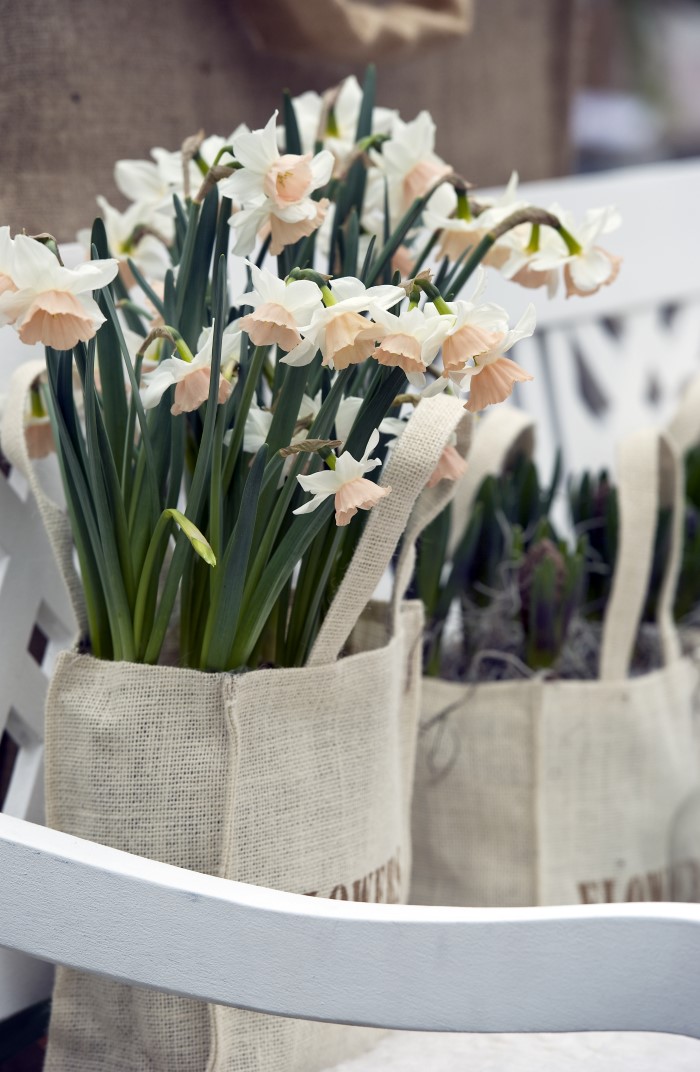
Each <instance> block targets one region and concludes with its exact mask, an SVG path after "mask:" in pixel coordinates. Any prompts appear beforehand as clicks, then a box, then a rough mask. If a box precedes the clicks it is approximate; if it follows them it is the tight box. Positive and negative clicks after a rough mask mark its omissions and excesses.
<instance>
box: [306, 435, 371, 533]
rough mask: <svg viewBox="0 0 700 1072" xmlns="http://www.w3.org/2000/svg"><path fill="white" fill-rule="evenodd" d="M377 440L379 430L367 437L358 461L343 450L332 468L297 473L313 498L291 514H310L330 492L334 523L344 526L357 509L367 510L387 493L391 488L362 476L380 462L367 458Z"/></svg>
mask: <svg viewBox="0 0 700 1072" xmlns="http://www.w3.org/2000/svg"><path fill="white" fill-rule="evenodd" d="M378 443H379V432H377V431H374V432H373V433H372V435H371V436H370V439H369V442H368V444H367V449H366V451H365V453H364V454H363V456H362V458H361V459H360V460H359V461H356V459H355V458H353V456H352V454H348V452H347V451H344V453H343V454H341V455H340V457H339V458H335V468H334V469H326V470H324V471H323V472H321V473H313V474H312V475H311V476H298V477H297V480H298V481H299V483H300V484H301V486H302V488H303V489H304V491H310V492H312V493H313V499H310V500H309V502H307V503H304V505H303V506H300V507H298V508H297V509H296V510H294V511H293V513H295V514H310V513H312V512H313V511H314V510H316V509H317V507H319V506H320V505H321V503H322V502H325V501H326V499H327V498H328V497H329V496H331V495H333V496H334V497H335V523H336V525H339V526H342V525H347V524H348V523H349V521H350V519H351V518H352V517H354V516H355V514H356V513H357V511H358V510H371V509H372V507H373V506H376V504H377V503H378V502H379V500H380V499H383V498H384V496H385V495H388V494H389V492H390V491H391V488H388V487H386V488H385V487H380V486H379V484H375V483H374V482H373V481H372V480H366V479H365V473H369V472H370V471H371V470H372V469H376V467H377V466H378V465H381V464H382V463H381V460H380V459H379V458H374V459H372V460H370V454H371V453H372V451H373V450H374V449H375V447H376V446H377V444H378Z"/></svg>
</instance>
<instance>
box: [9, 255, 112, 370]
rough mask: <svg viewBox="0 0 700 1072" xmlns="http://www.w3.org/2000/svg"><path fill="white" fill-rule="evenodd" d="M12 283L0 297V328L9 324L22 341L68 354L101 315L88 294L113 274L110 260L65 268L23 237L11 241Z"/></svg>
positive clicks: (87, 335) (89, 335)
mask: <svg viewBox="0 0 700 1072" xmlns="http://www.w3.org/2000/svg"><path fill="white" fill-rule="evenodd" d="M13 253H14V256H13V263H12V283H13V286H14V288H15V289H11V288H8V287H5V288H4V291H3V292H2V293H0V326H1V325H3V324H12V326H13V327H14V328H15V330H16V331H17V332H18V334H19V337H20V338H21V339H22V341H23V342H25V343H28V344H32V343H37V342H40V343H44V345H46V346H52V347H54V348H55V349H57V350H69V349H71V348H72V347H73V346H75V345H76V344H77V343H78V342H86V341H87V340H88V339H91V338H92V337H93V336H94V335H95V333H96V331H97V329H98V327H99V326H100V325H101V324H102V323H104V319H105V318H104V316H103V315H102V313H101V312H100V310H99V308H98V306H97V303H96V302H95V300H94V299H93V297H92V291H93V290H99V289H100V288H101V287H104V286H106V285H107V284H108V283H110V282H111V281H112V280H113V279H114V277H115V276H116V274H117V271H118V264H117V261H115V260H103V261H88V262H87V263H86V264H81V265H80V266H79V267H78V268H65V267H63V265H62V264H60V263H59V261H58V259H57V257H56V256H55V255H54V254H53V253H52V252H51V250H50V249H49V248H48V247H47V246H45V245H43V244H42V243H41V242H37V241H36V239H33V238H29V237H28V236H27V235H17V237H16V238H15V239H14V251H13Z"/></svg>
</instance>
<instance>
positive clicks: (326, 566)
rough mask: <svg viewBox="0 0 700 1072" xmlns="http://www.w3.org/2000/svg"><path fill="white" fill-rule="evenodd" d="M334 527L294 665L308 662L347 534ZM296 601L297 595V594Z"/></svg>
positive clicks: (321, 560)
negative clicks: (337, 559) (332, 576)
mask: <svg viewBox="0 0 700 1072" xmlns="http://www.w3.org/2000/svg"><path fill="white" fill-rule="evenodd" d="M332 525H333V527H332V528H331V530H330V533H329V536H328V537H327V542H326V547H325V549H324V552H323V554H322V555H321V556H320V559H319V562H320V565H321V569H320V570H319V571H318V573H317V576H316V577H315V579H314V584H313V586H312V587H311V591H310V594H309V596H308V597H307V600H306V609H305V614H304V618H303V629H302V633H301V636H300V638H299V640H298V641H297V642H296V644H295V645H294V647H295V650H293V651H292V652H291V659H289V662H290V663H291V665H292V666H303V665H304V663H305V662H306V660H307V658H308V655H309V651H310V650H311V645H312V644H313V642H314V640H315V639H316V634H317V632H318V626H319V616H320V611H321V603H322V600H323V599H324V598H325V597H326V593H327V588H328V579H329V577H330V574H331V570H332V569H333V566H334V565H335V561H336V556H337V554H338V550H339V548H340V545H341V543H342V541H343V537H344V536H345V530H344V529H342V528H339V526H338V525H336V524H335V521H333V522H332ZM295 602H296V596H295Z"/></svg>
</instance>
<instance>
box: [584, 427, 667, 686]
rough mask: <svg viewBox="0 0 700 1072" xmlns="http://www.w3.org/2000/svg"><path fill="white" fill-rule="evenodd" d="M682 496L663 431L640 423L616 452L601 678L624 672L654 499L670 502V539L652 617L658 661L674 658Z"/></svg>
mask: <svg viewBox="0 0 700 1072" xmlns="http://www.w3.org/2000/svg"><path fill="white" fill-rule="evenodd" d="M683 495H684V481H683V470H682V466H681V461H680V457H679V454H678V449H677V447H676V444H675V442H674V439H673V438H672V436H671V435H670V434H669V433H667V432H660V431H657V430H655V429H649V428H645V429H640V430H639V431H637V432H635V433H633V434H632V435H630V436H628V437H627V438H626V439H625V440H623V442H622V444H621V445H620V450H619V457H618V506H619V518H620V534H619V544H618V554H617V565H616V567H615V573H614V576H613V584H612V591H611V593H610V599H609V601H608V607H607V611H606V614H605V620H604V623H603V639H602V647H601V657H600V674H599V677H600V680H601V681H620V680H624V679H625V678H626V677H627V675H628V674H629V668H630V664H631V661H632V654H633V652H634V644H635V639H636V636H637V631H638V629H639V624H640V622H641V618H642V612H643V609H644V602H645V600H646V594H647V591H648V587H649V580H650V578H651V570H652V564H653V557H654V540H655V535H656V525H657V519H658V509H659V505H660V504H670V505H671V507H672V517H671V542H670V547H669V552H668V556H667V558H666V562H665V568H664V577H663V582H662V585H661V591H660V593H659V602H658V606H657V614H656V621H657V625H658V628H659V633H660V637H661V650H662V654H663V659H664V663H670V662H673V661H674V660H676V659H679V658H680V655H681V646H680V641H679V639H678V631H677V629H676V626H675V623H674V620H673V601H674V598H675V594H676V586H677V584H678V574H679V571H680V566H681V556H682V548H683V502H684V499H683Z"/></svg>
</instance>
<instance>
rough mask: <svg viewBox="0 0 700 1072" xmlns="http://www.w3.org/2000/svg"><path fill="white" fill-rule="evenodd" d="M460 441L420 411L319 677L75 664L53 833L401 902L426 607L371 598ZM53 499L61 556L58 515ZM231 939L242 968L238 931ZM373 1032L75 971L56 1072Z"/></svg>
mask: <svg viewBox="0 0 700 1072" xmlns="http://www.w3.org/2000/svg"><path fill="white" fill-rule="evenodd" d="M31 372H32V370H31V369H30V370H29V371H27V370H25V369H20V370H19V371H18V373H17V374H16V377H15V380H14V381H13V384H12V387H11V393H10V398H9V400H8V411H7V414H6V419H5V423H4V427H3V449H4V451H5V453H6V455H7V456H8V457H9V458H10V460H11V461H12V462H13V464H16V465H18V466H19V467H20V468H21V469H23V470H24V471H25V472H26V473H27V474H28V477H29V479H30V481H31V482H32V483H33V484H34V485H35V486H36V478H35V476H34V474H33V472H32V470H31V468H30V466H29V462H28V459H27V457H26V450H25V445H24V436H23V431H22V413H23V412H24V410H23V400H24V397H25V395H26V389H27V386H28V384H29V382H31V378H32V375H31ZM454 431H456V432H457V435H458V444H459V447H460V449H461V450H462V453H466V449H467V444H468V435H469V421H468V418H467V415H465V413H464V410H463V409H462V407H461V406H460V404H459V402H458V401H457V400H456V399H449V398H447V397H443V398H440V399H432V400H428V401H425V402H422V403H421V405H420V406H419V407H418V409H417V410H416V412H415V414H414V416H413V418H412V420H411V421H410V423H409V425H408V427H407V430H406V432H405V433H404V435H403V436H402V437H401V439H400V440H399V441H398V444H397V446H396V448H395V449H394V451H393V453H392V455H391V457H390V459H389V461H388V462H387V465H386V467H385V471H384V473H383V474H382V480H383V482H384V483H385V484H389V485H390V486H391V487H392V492H391V494H390V495H389V496H388V497H387V498H386V499H385V500H383V501H382V503H381V504H380V505H379V507H378V508H376V509H375V510H374V511H373V512H372V514H371V515H370V516H369V518H368V522H367V525H366V528H365V531H364V533H363V536H362V539H361V540H360V543H359V545H358V548H357V552H356V554H355V556H354V558H353V561H352V563H351V565H350V567H349V569H348V571H347V574H346V577H345V579H344V581H343V584H342V585H341V587H340V589H339V591H338V594H337V596H336V599H335V600H334V603H333V606H332V608H331V610H330V612H329V614H328V616H327V618H326V621H325V623H324V626H323V628H322V630H321V632H320V634H319V637H318V640H317V642H316V644H315V647H314V649H313V651H312V654H311V656H310V658H309V663H308V665H307V667H305V668H301V669H270V670H260V671H255V672H251V673H247V674H238V675H234V674H206V673H202V672H199V671H192V670H187V669H180V668H177V667H169V666H141V665H135V664H131V663H123V662H122V663H110V662H101V661H98V660H96V659H93V658H92V657H90V656H86V655H81V654H75V653H65V654H63V655H62V656H60V658H59V660H58V663H57V666H56V669H55V671H54V676H53V678H52V682H51V686H50V690H49V695H48V699H47V709H46V796H47V813H48V814H47V817H48V822H49V825H51V826H53V827H55V828H56V829H60V830H64V831H67V832H69V833H72V834H75V835H78V836H80V837H84V838H87V839H88V840H93V841H97V842H100V843H102V844H107V845H110V846H112V847H114V848H118V849H122V850H125V851H127V852H133V853H136V854H139V855H144V856H147V857H150V858H152V859H156V860H162V861H164V862H166V863H171V864H177V865H179V866H183V867H188V868H192V869H194V870H197V871H201V872H204V873H207V874H212V875H218V876H221V877H224V878H232V879H237V880H239V881H243V882H249V883H253V884H257V885H262V886H269V887H273V888H278V889H284V890H288V891H291V892H294V893H302V894H309V895H312V896H319V897H335V898H342V899H353V900H370V901H377V902H397V901H401V900H405V899H406V894H407V891H408V879H409V875H410V866H411V854H410V831H409V813H410V798H411V789H412V780H413V769H414V748H415V733H416V723H417V717H418V703H419V688H420V660H421V633H422V608H421V607H420V605H419V604H416V603H404V602H403V601H402V595H403V592H404V591H405V588H406V583H407V580H408V575H407V571H406V569H402V570H399V571H398V572H397V577H396V582H395V589H394V599H393V603H392V606H391V608H389V607H387V606H377V605H370V606H369V607H368V606H367V604H368V601H369V599H370V597H371V595H372V592H373V591H374V588H375V586H376V583H377V581H378V580H379V578H380V576H381V574H382V572H383V570H384V569H385V567H386V565H387V564H388V561H389V559H390V557H391V555H392V553H393V551H394V549H395V547H396V544H397V542H398V540H399V537H400V536H401V533H402V532H403V531H404V529H405V528H406V525H407V523H408V529H407V533H406V539H407V540H408V541H409V542H412V541H413V540H415V538H416V536H417V535H418V533H419V532H420V531H421V529H422V527H423V526H424V525H425V524H426V523H427V522H428V521H429V520H430V519H431V518H432V517H433V516H435V514H436V513H437V512H438V510H440V509H442V507H443V506H444V504H445V503H446V501H447V499H448V498H449V497H450V495H451V493H452V490H453V485H451V484H448V483H447V482H444V481H443V482H442V483H441V484H440V485H438V487H436V488H433V489H428V490H425V491H423V492H422V494H421V495H420V498H419V499H418V502H416V498H417V496H419V493H421V491H422V489H423V488H424V487H425V483H426V481H427V479H428V478H429V476H430V474H431V473H432V471H433V469H434V468H435V465H436V464H437V462H438V459H439V457H440V454H441V451H442V449H443V447H444V446H445V445H446V443H447V442H448V441H449V438H450V435H451V433H452V432H454ZM40 502H41V503H42V506H43V509H44V516H45V519H46V520H47V523H48V526H49V529H50V531H51V534H52V537H53V539H54V541H55V542H56V543H57V545H58V546H59V550H60V544H61V540H60V539H58V537H57V532H56V527H57V525H60V524H61V522H60V520H59V518H60V515H59V514H58V513H57V512H55V511H54V512H53V513H49V512H48V511H47V504H46V501H45V500H42V499H40ZM64 524H65V523H64ZM63 536H65V532H64V533H63ZM61 538H63V537H61ZM60 561H61V564H62V568H63V569H64V570H65V569H67V568H68V569H69V567H67V566H66V561H67V560H66V558H65V555H64V556H63V558H62V559H61V560H60ZM77 609H78V613H80V610H81V608H80V606H78V608H77ZM363 612H364V613H363ZM358 618H359V619H360V620H359V623H358ZM351 634H352V635H351ZM348 639H349V642H348ZM346 642H347V649H346ZM344 650H347V652H348V654H346V656H345V657H344V658H340V657H339V656H340V655H341V653H342V652H343V651H344ZM122 925H123V926H124V928H126V929H127V930H128V927H129V920H128V918H126V919H124V920H123V921H122ZM221 937H222V941H226V942H229V943H230V947H231V961H232V964H234V965H235V956H236V946H235V935H222V936H221ZM134 940H135V941H138V935H137V934H134ZM376 1035H377V1033H376V1032H374V1031H370V1030H367V1029H362V1028H348V1027H338V1026H335V1025H326V1024H318V1023H311V1022H307V1021H301V1020H290V1019H284V1018H281V1017H269V1016H264V1015H262V1014H257V1013H252V1012H246V1011H240V1010H234V1009H229V1008H224V1007H220V1006H208V1005H206V1004H203V1003H199V1002H195V1001H191V1000H188V999H182V998H177V997H173V996H170V995H165V994H159V993H155V992H152V991H146V990H139V989H137V988H134V987H129V986H125V985H124V984H121V983H117V982H112V981H110V980H105V979H99V978H96V977H93V976H90V975H87V974H85V973H81V972H76V971H74V970H72V969H67V968H59V969H58V972H57V981H56V987H55V992H54V999H53V1007H52V1016H51V1026H50V1033H49V1046H48V1052H47V1059H46V1066H45V1067H46V1069H47V1072H124V1070H125V1069H129V1070H133V1072H139V1070H143V1072H146V1070H149V1072H154V1070H155V1072H198V1070H200V1072H205V1070H207V1072H256V1070H262V1072H314V1070H315V1069H321V1068H324V1067H327V1066H328V1065H330V1064H334V1063H335V1062H337V1061H339V1060H341V1059H342V1058H344V1057H346V1056H349V1055H351V1054H353V1053H355V1052H358V1051H359V1050H361V1049H364V1048H366V1047H367V1046H368V1045H370V1044H371V1043H372V1042H373V1041H374V1039H375V1038H376Z"/></svg>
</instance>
